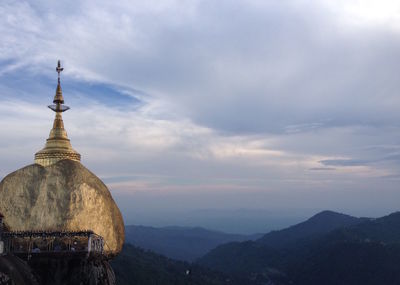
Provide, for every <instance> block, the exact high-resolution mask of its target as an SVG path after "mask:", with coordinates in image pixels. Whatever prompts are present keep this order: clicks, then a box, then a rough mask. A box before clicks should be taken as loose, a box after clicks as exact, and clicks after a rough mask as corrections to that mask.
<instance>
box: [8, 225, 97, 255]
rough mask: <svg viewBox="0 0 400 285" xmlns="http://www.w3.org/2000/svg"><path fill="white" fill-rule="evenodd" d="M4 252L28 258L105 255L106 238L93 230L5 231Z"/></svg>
mask: <svg viewBox="0 0 400 285" xmlns="http://www.w3.org/2000/svg"><path fill="white" fill-rule="evenodd" d="M2 239H3V242H4V252H5V253H13V254H14V255H17V256H21V257H25V256H27V257H28V258H30V257H32V256H35V255H39V256H40V255H51V256H57V255H85V256H86V257H89V256H93V255H94V256H95V255H103V251H104V240H103V238H102V237H101V236H99V235H97V234H95V233H94V232H93V231H20V232H19V231H13V232H3V235H2Z"/></svg>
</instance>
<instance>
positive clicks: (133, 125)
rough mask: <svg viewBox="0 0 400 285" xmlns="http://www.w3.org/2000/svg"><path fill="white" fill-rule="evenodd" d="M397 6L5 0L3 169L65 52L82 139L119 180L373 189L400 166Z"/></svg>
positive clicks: (186, 186) (67, 83) (0, 94)
mask: <svg viewBox="0 0 400 285" xmlns="http://www.w3.org/2000/svg"><path fill="white" fill-rule="evenodd" d="M396 11H398V4H396V3H395V2H393V1H381V2H380V4H379V5H378V6H376V4H374V2H371V1H368V3H367V4H365V2H364V1H362V2H360V1H335V2H332V1H302V0H296V1H256V0H252V1H235V2H232V1H211V0H202V1H190V2H182V1H172V0H169V1H163V2H162V3H160V2H159V1H146V2H143V1H113V2H109V1H96V2H94V1H89V0H86V1H69V2H65V3H61V2H51V1H44V0H41V1H35V2H28V1H4V2H2V3H1V4H0V35H1V38H2V41H1V42H0V132H1V134H2V140H1V142H0V155H1V161H2V162H1V166H2V168H1V171H0V174H1V175H5V174H6V173H8V172H10V171H12V170H14V169H16V168H18V167H20V166H22V165H24V164H27V163H31V162H32V156H33V153H34V152H35V151H37V150H38V149H40V148H41V146H42V145H43V143H44V139H45V138H46V137H47V135H48V131H49V129H50V127H51V120H52V116H53V114H51V112H50V111H45V109H44V108H45V105H46V104H48V103H49V102H50V100H51V98H52V96H53V93H54V88H55V76H56V75H55V72H54V65H55V62H56V60H57V59H58V58H61V59H62V61H63V64H64V67H65V71H64V72H63V75H62V80H63V81H62V85H63V90H64V94H65V98H66V102H67V104H68V105H71V107H72V109H71V111H69V112H67V113H65V115H64V116H65V124H66V128H67V131H68V133H69V135H70V138H71V140H72V144H73V146H74V147H75V148H76V149H77V150H78V151H80V152H81V153H82V155H83V161H84V163H85V164H86V165H88V166H89V168H91V169H92V170H93V171H94V172H95V173H98V174H99V175H100V176H101V177H104V178H105V179H106V180H107V181H109V183H110V185H111V186H112V188H113V191H121V192H120V193H124V195H125V194H127V193H128V192H132V193H137V192H142V191H146V190H147V191H150V192H155V193H158V194H159V193H160V192H162V191H165V192H168V193H171V192H173V189H179V191H178V190H177V191H178V192H184V191H187V193H194V192H200V193H207V194H205V195H206V196H207V197H212V194H210V193H212V191H218V189H221V192H223V193H230V192H229V189H235V191H236V190H237V191H239V192H240V191H242V192H246V191H249V192H252V193H253V192H257V191H258V192H264V191H265V192H268V191H273V190H276V189H280V190H282V193H285V195H286V196H285V197H286V198H287V199H288V200H290V201H292V202H290V203H289V204H290V205H295V204H296V203H298V202H294V199H291V198H290V197H295V196H292V195H294V194H293V192H295V191H299V189H303V190H304V189H308V191H315V190H316V189H323V190H329V191H337V189H347V190H349V191H353V192H354V191H356V190H357V189H358V190H359V189H366V188H368V189H370V190H371V189H372V188H373V187H376V185H378V184H375V182H376V181H377V180H379V179H382V177H395V176H396V175H398V173H400V164H399V160H398V153H399V140H400V132H399V130H400V126H399V122H400V115H399V114H400V110H399V106H400V104H399V103H400V102H399V100H400V99H399V98H400V97H399V96H398V90H400V84H399V81H398V78H397V74H398V72H397V69H398V66H399V58H400V49H399V47H400V40H399V37H398V35H399V31H400V26H399V16H398V13H397V12H396ZM375 12H376V13H375ZM310 170H311V171H310ZM329 170H334V171H329ZM379 177H380V178H379ZM365 181H368V183H366V182H365ZM376 183H378V182H376ZM395 187H397V186H395V185H393V184H391V183H389V182H386V181H385V182H384V185H382V188H385V189H393V188H395ZM202 189H203V190H202ZM351 189H353V190H351ZM358 190H357V191H358ZM304 191H306V190H304ZM371 191H372V190H371ZM353 192H352V193H353ZM232 193H233V192H232ZM354 193H355V192H354ZM121 195H122V194H121ZM132 195H133V194H132ZM336 201H337V202H338V203H339V202H340V201H339V200H336ZM171 203H172V202H171ZM194 204H195V203H193V206H194V207H196V205H194ZM250 204H251V203H250ZM266 204H268V203H267V202H266ZM171 205H172V204H171ZM232 205H237V204H235V203H233V202H232ZM259 206H260V205H259ZM171 207H175V206H174V205H172V206H171ZM382 207H383V206H382Z"/></svg>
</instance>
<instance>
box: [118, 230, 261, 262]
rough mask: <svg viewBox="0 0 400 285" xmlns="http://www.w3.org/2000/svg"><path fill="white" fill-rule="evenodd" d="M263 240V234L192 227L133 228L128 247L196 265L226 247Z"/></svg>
mask: <svg viewBox="0 0 400 285" xmlns="http://www.w3.org/2000/svg"><path fill="white" fill-rule="evenodd" d="M260 236H262V234H256V235H249V236H246V235H236V234H227V233H222V232H217V231H210V230H206V229H203V228H189V227H163V228H154V227H145V226H134V225H132V226H126V228H125V240H126V242H127V243H130V244H133V245H135V246H138V247H141V248H143V249H149V250H152V251H154V252H156V253H159V254H162V255H165V256H167V257H170V258H173V259H177V260H184V261H194V260H195V259H197V258H199V257H201V256H203V255H205V254H206V253H207V252H208V251H210V250H211V249H213V248H215V247H216V246H218V245H220V244H223V243H227V242H231V241H245V240H254V239H257V238H259V237H260Z"/></svg>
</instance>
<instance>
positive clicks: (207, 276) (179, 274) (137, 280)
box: [111, 244, 251, 285]
mask: <svg viewBox="0 0 400 285" xmlns="http://www.w3.org/2000/svg"><path fill="white" fill-rule="evenodd" d="M111 266H112V267H113V269H114V271H115V275H116V278H117V285H128V284H129V285H243V284H251V283H248V282H247V281H244V280H233V279H232V278H230V277H228V276H227V275H225V274H222V273H218V272H215V271H213V270H210V269H206V268H203V267H201V266H199V265H192V264H190V263H187V262H183V261H175V260H172V259H169V258H167V257H164V256H162V255H158V254H155V253H153V252H150V251H145V250H142V249H140V248H137V247H134V246H132V245H129V244H125V245H124V248H123V251H122V253H121V254H120V255H119V256H118V257H117V258H116V259H115V260H113V261H112V262H111Z"/></svg>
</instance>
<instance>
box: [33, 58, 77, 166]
mask: <svg viewBox="0 0 400 285" xmlns="http://www.w3.org/2000/svg"><path fill="white" fill-rule="evenodd" d="M63 70H64V68H62V67H61V64H60V61H58V64H57V67H56V71H57V73H58V84H57V89H56V95H55V96H54V100H53V103H54V104H53V105H50V106H48V107H49V108H50V109H51V110H53V111H54V112H55V113H56V116H55V119H54V123H53V128H52V129H51V131H50V135H49V138H48V139H47V141H46V145H45V147H44V148H43V149H42V150H40V151H38V152H37V153H36V154H35V163H37V164H40V165H42V166H48V165H52V164H54V163H56V162H57V161H60V160H63V159H70V160H75V161H80V160H81V155H80V154H79V153H78V152H77V151H75V150H74V149H73V148H72V146H71V142H70V141H69V139H68V136H67V132H66V131H65V129H64V122H63V119H62V116H61V113H63V112H65V111H67V110H68V109H69V107H68V106H65V105H64V98H63V94H62V90H61V83H60V73H61V72H62V71H63Z"/></svg>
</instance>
